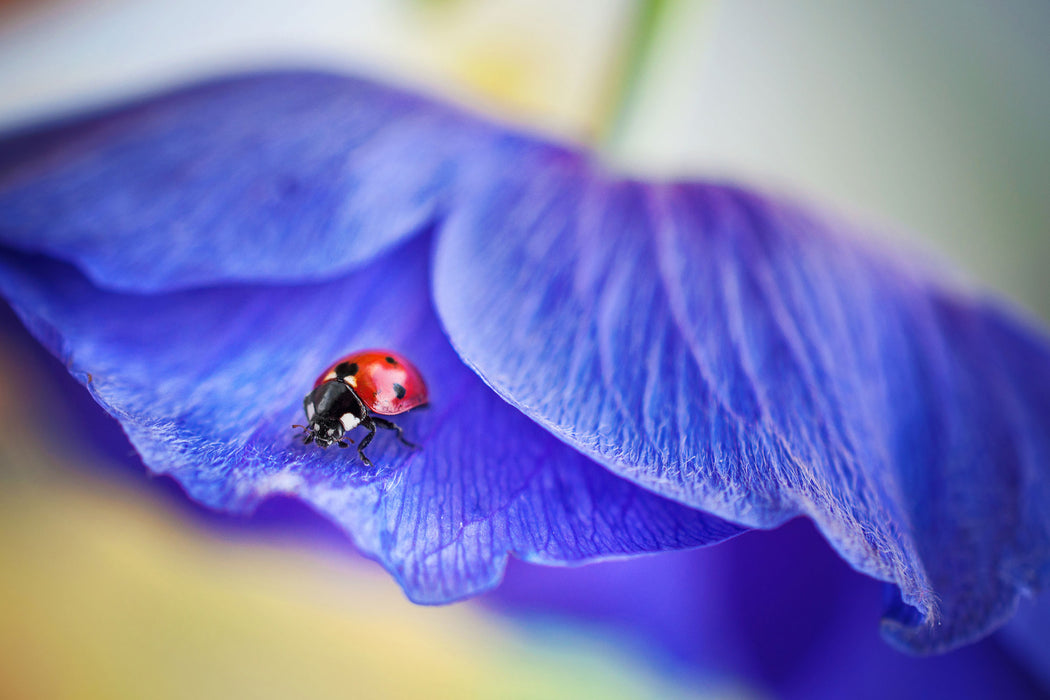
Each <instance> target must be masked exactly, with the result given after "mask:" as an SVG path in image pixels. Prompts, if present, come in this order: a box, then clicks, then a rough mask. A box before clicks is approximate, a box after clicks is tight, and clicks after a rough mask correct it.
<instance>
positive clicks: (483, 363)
mask: <svg viewBox="0 0 1050 700" xmlns="http://www.w3.org/2000/svg"><path fill="white" fill-rule="evenodd" d="M472 177H473V180H472V181H471V182H470V183H469V185H467V188H468V189H470V190H471V191H474V192H475V193H476V195H475V196H474V197H473V198H471V200H470V201H469V202H464V203H463V204H462V205H461V206H460V207H458V208H457V209H455V210H453V211H452V213H451V216H450V219H449V222H448V224H447V225H446V226H445V228H444V230H443V231H442V235H441V238H440V239H439V245H438V248H437V254H436V263H435V270H436V271H435V295H436V301H437V307H438V310H439V313H440V315H441V318H442V321H443V322H444V324H445V327H446V329H447V330H448V332H449V334H450V337H451V339H452V342H453V344H454V345H455V346H456V348H457V350H459V352H460V354H461V356H462V357H463V358H464V359H465V360H466V362H467V363H468V364H469V365H471V366H472V367H473V368H474V369H475V370H476V371H477V372H478V373H479V374H480V375H481V376H482V377H483V378H484V379H485V381H486V383H488V384H489V385H490V386H492V387H493V388H494V389H495V390H496V391H497V392H498V393H499V394H500V395H501V396H503V397H504V398H506V399H507V400H508V401H510V402H511V403H513V404H515V405H516V406H519V407H520V408H521V409H522V410H523V411H525V412H526V413H527V414H528V415H530V416H532V417H533V418H535V419H536V420H537V421H538V422H540V423H542V424H543V425H545V426H546V427H548V428H549V429H550V430H551V431H552V432H553V433H554V434H556V435H558V436H559V437H561V438H562V439H564V440H566V441H567V442H569V443H570V444H574V445H576V446H577V447H579V449H581V450H582V451H584V452H585V453H586V454H589V455H591V456H592V457H594V458H595V459H596V460H598V461H600V462H601V463H603V464H605V465H606V466H608V467H609V468H610V469H611V470H613V471H614V472H616V473H618V474H621V475H622V476H624V477H626V478H628V479H630V480H632V481H634V482H636V483H639V484H641V485H643V486H645V487H646V488H649V489H651V490H653V491H654V492H656V493H660V494H662V495H664V496H667V497H669V498H673V499H675V500H678V501H681V502H683V503H686V504H688V505H692V506H694V507H697V508H700V509H703V510H707V511H709V512H711V513H714V514H716V515H719V516H721V517H724V518H727V519H730V520H733V521H736V522H740V523H743V524H746V525H750V526H755V527H773V526H776V525H778V524H781V523H783V522H785V521H786V520H788V519H789V518H792V517H794V516H796V515H799V514H805V515H808V516H809V517H811V518H812V519H813V520H814V521H815V522H816V524H817V526H818V528H819V529H820V530H821V532H822V533H823V534H824V535H825V537H827V538H828V540H829V541H830V542H831V544H832V545H833V546H834V547H835V549H836V550H838V552H839V553H840V554H842V556H843V557H845V558H846V560H847V561H849V562H850V563H851V564H852V565H853V566H854V567H856V568H857V569H858V570H860V571H862V572H864V573H867V574H869V575H871V576H873V577H875V578H878V579H881V580H883V581H888V582H892V583H894V584H896V585H897V586H899V589H900V598H901V601H902V602H903V604H897V605H894V606H891V609H890V610H889V612H888V613H887V617H886V619H885V621H884V625H883V629H884V631H885V632H886V634H887V636H888V637H889V638H890V639H891V640H893V641H894V642H896V643H897V644H899V645H901V646H903V647H906V648H909V649H912V650H915V651H935V650H944V649H947V648H950V647H953V646H957V645H959V644H962V643H965V642H967V641H970V640H973V639H976V638H978V637H980V636H981V635H983V634H986V633H987V632H988V631H989V630H990V629H992V628H993V627H995V626H996V625H998V624H1000V623H1001V622H1002V621H1003V620H1004V619H1005V618H1006V617H1008V616H1009V615H1010V613H1011V612H1012V610H1013V609H1014V607H1015V605H1016V602H1017V597H1018V594H1019V593H1020V592H1024V591H1027V590H1029V589H1031V588H1034V587H1037V586H1040V585H1043V584H1044V583H1045V581H1046V580H1047V578H1048V577H1050V351H1048V344H1047V341H1046V339H1045V338H1044V337H1042V336H1040V335H1039V334H1038V333H1037V332H1035V331H1033V330H1031V329H1029V328H1026V327H1025V326H1024V325H1023V324H1021V323H1020V322H1018V321H1016V320H1014V319H1013V318H1011V317H1010V316H1009V315H1008V314H1007V313H1004V312H1003V311H1001V310H999V309H997V308H995V307H994V306H993V305H992V304H991V303H989V302H987V301H985V300H982V299H980V298H977V297H974V296H970V295H966V294H963V293H961V292H957V291H954V290H950V289H949V288H948V287H947V286H944V285H941V284H940V283H938V282H935V281H933V276H932V275H930V274H929V273H927V272H926V271H924V270H921V269H919V267H918V265H916V264H912V263H910V262H908V263H905V262H902V261H900V260H894V259H891V258H890V256H888V255H887V254H886V253H884V252H882V251H880V250H877V249H875V248H874V246H872V245H870V244H867V243H863V242H860V241H848V240H846V239H840V238H838V237H837V236H836V235H835V234H836V233H837V232H839V230H841V229H846V228H847V227H844V226H842V225H841V224H832V223H828V222H826V221H822V220H819V219H817V218H815V217H814V216H812V215H810V214H807V213H806V212H804V211H802V210H800V209H798V208H796V207H793V206H790V205H787V204H782V203H773V202H771V201H769V200H765V199H762V198H760V197H757V196H755V195H752V194H750V193H747V192H745V191H741V190H736V189H733V188H729V187H721V186H714V185H699V184H698V185H682V186H672V185H648V184H642V183H634V182H626V181H617V180H614V179H610V178H608V177H607V176H605V175H603V174H602V173H600V172H597V171H596V170H594V169H592V168H590V167H589V166H587V165H586V164H584V163H582V162H580V161H578V160H575V159H573V158H571V157H569V156H566V157H563V158H549V157H547V156H546V155H543V154H541V155H538V156H537V157H536V158H534V159H533V160H531V161H525V162H518V163H517V164H516V167H515V169H514V171H513V172H501V173H498V174H495V173H492V172H486V171H485V170H484V169H481V168H479V169H478V170H477V171H476V172H474V173H473V174H472ZM463 260H471V261H473V272H472V274H471V275H469V276H467V275H463V274H461V273H460V264H461V261H463Z"/></svg>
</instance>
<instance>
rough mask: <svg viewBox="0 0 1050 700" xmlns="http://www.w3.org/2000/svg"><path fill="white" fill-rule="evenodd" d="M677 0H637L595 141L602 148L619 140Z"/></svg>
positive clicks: (615, 67) (614, 70)
mask: <svg viewBox="0 0 1050 700" xmlns="http://www.w3.org/2000/svg"><path fill="white" fill-rule="evenodd" d="M677 1H678V0H638V4H637V8H636V10H635V17H634V21H633V22H632V23H631V26H630V28H629V30H628V31H627V33H626V36H625V37H624V39H625V41H624V49H623V51H622V52H621V53H620V55H619V60H618V61H616V65H615V66H614V68H613V79H612V80H611V81H610V84H611V89H610V90H609V98H608V99H607V100H606V101H605V106H604V108H602V110H601V113H602V118H601V120H600V121H599V128H598V133H597V137H596V139H595V140H596V143H597V145H598V147H599V148H601V149H602V150H607V149H610V148H611V147H612V146H613V145H614V144H616V143H617V142H618V141H619V139H620V138H621V136H622V134H623V130H624V128H625V127H626V125H627V121H628V117H629V115H630V113H631V110H632V108H633V105H634V103H635V101H636V99H637V97H638V92H639V88H640V85H641V80H642V78H643V76H644V74H645V69H646V67H647V64H648V62H649V60H650V59H651V57H652V51H653V47H654V46H655V44H656V39H657V38H658V36H659V33H660V28H661V24H662V20H663V19H664V17H665V16H666V15H667V13H668V11H669V10H670V9H671V8H672V6H673V5H675V4H676V2H677Z"/></svg>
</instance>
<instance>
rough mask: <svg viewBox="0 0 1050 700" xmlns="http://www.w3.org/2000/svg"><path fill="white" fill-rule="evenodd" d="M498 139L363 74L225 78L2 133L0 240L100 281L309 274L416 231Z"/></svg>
mask: <svg viewBox="0 0 1050 700" xmlns="http://www.w3.org/2000/svg"><path fill="white" fill-rule="evenodd" d="M496 137H499V138H503V139H511V140H513V137H510V136H506V135H505V134H503V133H502V132H498V131H496V130H495V129H494V128H493V127H490V126H486V125H485V124H483V123H481V122H479V121H476V120H473V119H471V118H469V117H467V116H466V115H464V114H461V113H460V112H458V111H456V110H454V109H451V108H447V107H443V106H441V105H438V104H436V103H433V102H430V101H428V100H425V99H422V98H419V97H416V96H412V95H408V94H404V93H400V92H398V91H396V90H393V89H391V88H387V87H383V86H379V85H375V84H373V83H370V82H367V81H365V80H360V79H355V78H347V77H338V76H332V75H325V74H318V73H295V72H288V73H273V74H262V75H250V76H244V77H237V78H228V79H224V80H219V81H216V82H211V83H207V84H203V85H199V86H195V87H190V88H186V89H183V90H180V91H177V92H173V93H169V94H166V95H163V96H160V97H155V98H151V99H147V100H144V101H141V102H137V103H135V104H132V105H130V106H126V107H123V108H120V109H116V110H107V111H105V112H102V113H100V114H98V115H95V116H93V117H89V118H79V119H77V120H75V121H70V122H67V123H63V124H58V125H55V126H51V127H48V128H44V129H40V130H37V131H34V132H32V133H23V134H16V135H13V136H9V137H8V138H7V139H6V140H4V141H0V243H4V244H7V245H9V246H13V247H16V248H19V249H21V250H23V251H31V252H40V253H46V254H48V255H51V256H54V257H58V258H61V259H64V260H68V261H71V262H75V263H76V264H77V265H78V266H79V267H81V269H83V270H84V271H85V272H86V273H87V274H88V276H89V277H90V278H91V279H93V280H94V281H95V282H96V283H97V284H102V285H105V286H106V287H107V288H116V289H128V290H161V289H173V288H186V287H192V286H202V285H205V284H209V283H214V282H222V281H225V280H235V279H250V280H254V279H271V280H304V281H313V280H317V279H320V278H325V277H331V276H333V275H335V274H338V273H339V272H341V271H343V270H346V269H348V268H349V267H351V266H353V265H354V264H355V263H359V262H361V261H365V260H369V259H371V258H372V257H374V256H375V255H377V254H378V253H380V252H382V251H384V250H387V249H389V248H390V247H392V246H394V245H395V244H397V243H398V242H399V241H401V240H404V239H405V238H406V237H408V236H411V235H413V234H415V233H418V232H419V231H420V230H422V229H423V228H425V227H426V226H427V224H428V223H429V222H430V221H431V220H432V219H433V218H434V216H435V213H436V211H437V210H438V208H439V207H440V206H441V205H442V204H443V202H444V199H445V195H446V194H447V189H448V188H449V187H450V186H451V183H452V182H453V181H454V178H453V177H452V176H451V174H452V172H453V171H454V170H455V168H456V167H458V164H459V163H460V161H462V160H463V159H466V158H470V157H477V158H481V157H484V156H485V155H486V154H487V153H488V150H487V149H486V148H484V147H482V146H483V144H486V143H488V141H489V140H492V139H494V138H496Z"/></svg>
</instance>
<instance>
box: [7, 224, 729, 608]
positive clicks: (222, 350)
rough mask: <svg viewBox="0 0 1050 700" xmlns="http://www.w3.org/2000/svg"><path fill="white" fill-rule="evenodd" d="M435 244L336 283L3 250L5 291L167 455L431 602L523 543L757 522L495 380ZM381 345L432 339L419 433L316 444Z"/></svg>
mask: <svg viewBox="0 0 1050 700" xmlns="http://www.w3.org/2000/svg"><path fill="white" fill-rule="evenodd" d="M429 250H430V238H429V236H422V237H420V238H419V239H418V240H415V241H412V242H410V243H409V244H407V247H406V246H402V247H399V248H397V249H395V250H393V251H392V252H390V253H389V254H387V255H386V256H383V257H381V258H378V259H376V260H374V261H373V263H372V264H371V265H369V266H368V267H366V268H363V269H359V270H355V271H354V272H352V273H351V274H348V275H346V276H344V277H341V278H338V279H335V280H332V281H329V282H324V283H316V284H307V285H299V286H279V285H273V286H262V285H260V286H226V287H214V288H208V289H200V290H187V291H177V292H169V293H165V294H155V295H134V294H125V293H117V292H111V291H103V290H100V289H98V288H97V287H96V286H94V285H92V284H91V283H90V282H89V281H88V280H87V279H86V278H85V277H84V276H83V275H81V274H80V273H79V272H77V271H76V270H74V269H73V268H71V267H70V266H68V265H66V264H64V263H58V262H54V261H50V260H46V259H42V258H30V257H27V256H25V255H20V254H12V253H0V291H2V293H3V294H4V295H6V296H7V297H8V298H9V299H10V300H11V302H12V306H13V307H14V308H15V310H16V311H17V312H18V313H19V315H20V316H22V318H23V319H24V320H25V322H26V323H27V325H28V326H29V328H30V329H31V330H32V331H33V332H34V334H35V335H36V336H37V337H38V338H40V339H41V340H42V341H43V342H45V343H46V344H47V345H49V346H50V347H51V348H52V349H53V350H54V351H55V352H56V354H57V355H59V357H60V358H62V359H63V361H65V362H66V363H67V365H68V367H69V368H70V371H71V372H72V373H73V374H74V376H76V377H78V378H79V379H80V380H81V381H82V382H84V383H85V384H86V385H87V386H88V388H89V389H90V390H91V392H92V393H93V395H94V396H95V398H96V400H97V401H98V402H99V403H100V404H102V406H103V407H104V408H106V410H108V411H109V412H110V413H111V414H112V415H114V416H115V417H116V418H117V419H118V420H120V422H121V424H122V425H123V427H124V429H125V431H126V432H127V433H128V436H129V438H130V439H131V441H132V443H133V444H134V445H135V447H136V449H137V450H138V451H139V453H140V454H141V455H142V456H143V460H144V461H145V463H146V464H147V465H148V466H149V467H150V468H152V469H153V470H155V471H158V472H163V473H166V474H169V475H170V476H172V477H173V478H174V479H176V480H177V481H178V482H179V483H180V484H182V486H183V487H184V488H185V489H186V491H187V492H188V493H189V494H190V495H191V496H192V497H193V498H195V499H197V500H199V501H201V502H202V503H204V504H206V505H208V506H211V507H214V508H218V509H226V510H232V511H245V510H250V509H251V508H253V507H255V506H256V505H257V504H258V503H259V502H260V501H261V500H262V499H265V498H266V497H268V496H271V495H278V494H285V495H292V496H295V497H297V498H300V499H302V500H304V501H305V502H307V503H309V504H310V505H311V506H312V507H313V508H315V509H317V510H318V511H320V512H322V513H324V514H326V515H327V516H329V517H331V518H332V519H333V520H335V521H336V522H338V523H339V524H340V525H341V526H342V527H344V528H345V529H346V530H347V531H348V532H349V533H350V534H351V535H352V536H353V538H354V540H355V542H356V543H357V544H358V545H359V547H360V548H361V549H362V550H363V551H364V552H365V553H367V554H369V555H370V556H373V557H375V558H376V559H378V560H379V561H380V562H381V563H383V564H384V565H385V566H386V567H387V568H388V569H389V570H390V571H391V572H392V573H393V574H394V575H395V576H396V577H397V578H398V580H399V581H400V582H401V584H402V585H403V587H404V588H405V590H406V592H407V594H408V595H409V596H410V597H411V598H412V599H413V600H416V601H418V602H426V603H437V602H447V601H450V600H454V599H457V598H461V597H463V596H466V595H469V594H472V593H476V592H478V591H480V590H484V589H486V588H489V587H491V586H493V585H495V583H496V582H497V581H498V580H499V578H500V576H501V574H502V570H503V566H504V564H505V562H506V559H507V554H508V552H510V553H514V554H516V555H518V556H520V557H522V558H524V559H528V560H533V561H538V562H549V563H562V562H577V561H583V560H587V559H593V558H600V557H606V556H609V555H618V554H627V553H638V552H649V551H659V550H666V549H675V548H683V547H693V546H697V545H701V544H706V543H710V542H714V541H718V540H721V539H725V538H726V537H729V536H732V535H734V534H736V533H738V532H740V528H739V527H737V526H734V525H731V524H728V523H725V522H723V521H721V520H719V519H717V518H715V517H713V516H710V515H707V514H704V513H701V512H698V511H695V510H693V509H690V508H687V507H685V506H682V505H679V504H676V503H673V502H671V501H668V500H665V499H663V498H660V497H658V496H655V495H653V494H650V493H648V492H646V491H644V490H642V489H640V488H638V487H637V486H635V485H633V484H631V483H629V482H627V481H624V480H622V479H620V478H618V477H616V476H614V475H612V474H610V473H609V472H608V471H607V470H605V469H604V468H602V467H601V466H600V465H598V464H595V463H594V462H592V461H591V460H589V459H587V458H586V457H584V456H582V455H580V454H579V453H577V452H576V451H574V450H572V449H571V448H569V447H567V446H566V445H564V444H563V443H561V442H560V441H558V440H557V439H555V438H554V437H552V436H551V435H549V434H548V433H547V432H546V431H544V430H543V429H542V428H540V427H539V426H537V425H535V424H534V423H533V422H532V421H531V420H529V419H528V418H526V417H525V416H524V415H522V414H521V413H520V412H519V411H517V410H516V409H514V408H512V407H511V406H509V405H507V404H506V403H505V402H504V401H503V400H502V399H500V398H499V397H498V396H496V395H495V394H494V393H493V392H492V391H491V390H490V389H488V388H487V387H486V386H485V385H484V384H482V382H481V381H480V380H479V379H478V378H477V377H476V376H475V375H474V374H473V373H472V372H470V370H469V369H467V368H466V367H465V366H464V365H463V364H462V362H461V361H460V360H459V358H458V357H457V355H456V354H455V352H454V351H453V350H452V348H451V346H450V345H449V344H448V341H447V339H446V338H445V336H444V335H443V334H442V332H441V330H440V328H439V325H438V322H437V320H436V317H435V315H434V313H433V310H432V307H431V302H430V300H429V294H428V286H429V284H428V267H429ZM364 347H389V348H392V349H395V350H398V351H401V352H404V353H405V354H406V355H407V356H409V357H411V358H412V359H414V360H415V361H416V362H417V363H418V365H419V367H420V369H421V370H422V372H423V373H424V376H425V377H426V379H427V381H428V384H429V388H430V395H431V402H432V403H431V406H430V407H429V408H427V409H425V410H418V411H413V412H410V413H408V414H405V415H404V416H399V417H398V418H399V419H401V420H399V421H398V422H399V423H400V424H401V425H402V426H403V427H404V429H405V431H406V433H407V434H408V435H409V436H410V438H411V439H413V440H415V441H416V442H418V443H419V444H420V445H421V449H419V450H416V451H412V450H409V449H408V448H406V447H404V446H402V445H400V444H399V443H398V442H397V441H396V440H394V439H392V436H391V435H390V434H388V433H387V434H381V435H379V436H377V439H376V441H375V442H374V443H373V444H372V447H371V448H370V449H369V456H370V457H371V459H372V460H373V461H374V463H375V464H376V465H377V468H375V469H368V468H365V467H363V466H362V465H361V464H360V462H359V461H358V460H357V458H356V454H355V452H354V450H353V449H352V448H351V449H349V450H339V449H328V450H322V449H321V448H319V447H317V446H316V445H303V444H301V442H300V441H299V439H298V438H297V436H296V433H297V432H298V431H295V430H293V429H292V427H291V426H292V424H293V423H296V422H301V421H302V420H303V418H304V416H303V415H302V398H303V396H304V395H305V393H306V392H307V390H308V389H309V387H310V386H311V385H312V382H313V379H314V378H315V375H316V374H317V373H318V372H319V371H320V369H323V368H324V367H325V366H326V365H327V364H328V363H329V362H331V361H332V360H333V359H334V358H337V357H339V356H340V355H341V354H343V353H346V352H348V351H350V350H353V349H360V348H364ZM58 429H59V428H57V427H56V430H58ZM357 437H358V438H359V437H360V435H358V436H357Z"/></svg>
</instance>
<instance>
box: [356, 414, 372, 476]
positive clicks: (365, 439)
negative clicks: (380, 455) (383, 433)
mask: <svg viewBox="0 0 1050 700" xmlns="http://www.w3.org/2000/svg"><path fill="white" fill-rule="evenodd" d="M361 425H363V426H364V427H366V428H368V435H365V436H364V437H363V438H361V444H360V445H358V446H357V455H358V456H359V457H360V458H361V461H362V462H364V463H365V466H368V467H371V466H372V460H370V459H369V458H368V457H366V456H365V448H366V447H368V445H369V443H370V442H372V438H374V437H375V436H376V426H375V423H373V422H372V421H367V422H365V421H361Z"/></svg>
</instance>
